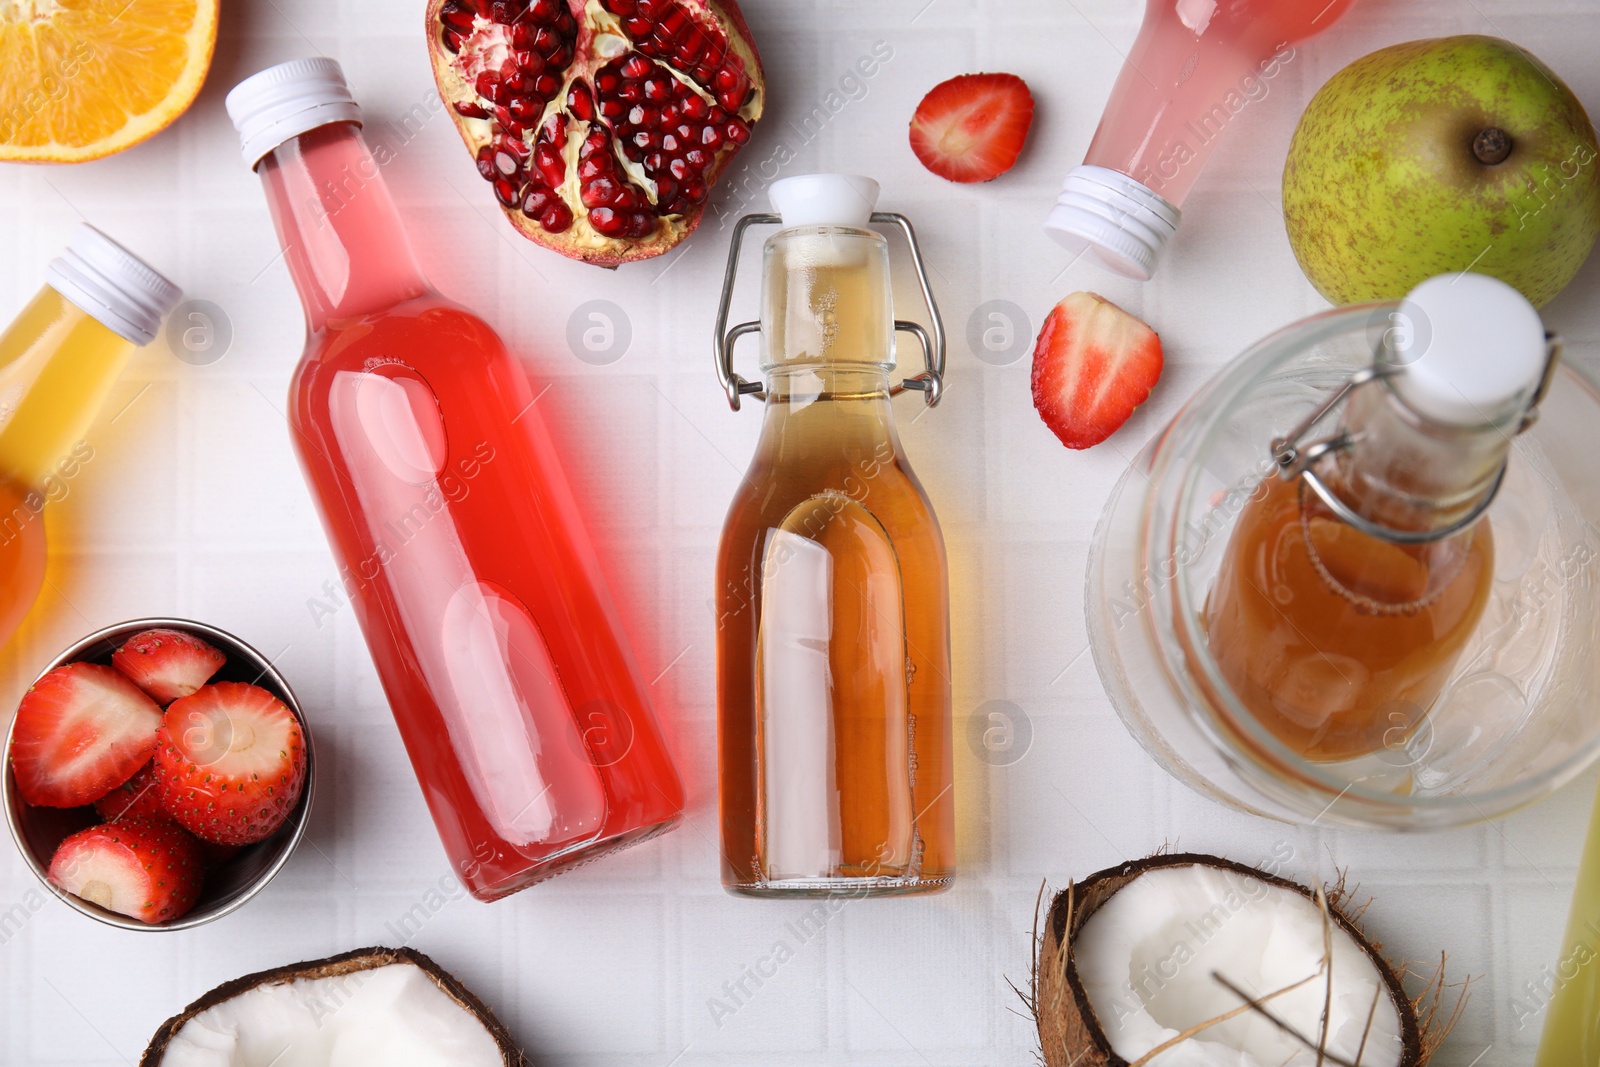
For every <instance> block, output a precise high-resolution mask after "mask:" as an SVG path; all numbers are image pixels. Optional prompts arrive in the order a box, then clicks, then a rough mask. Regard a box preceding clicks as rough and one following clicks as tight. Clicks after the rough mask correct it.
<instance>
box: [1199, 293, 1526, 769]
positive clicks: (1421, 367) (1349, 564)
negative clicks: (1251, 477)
mask: <svg viewBox="0 0 1600 1067" xmlns="http://www.w3.org/2000/svg"><path fill="white" fill-rule="evenodd" d="M1402 310H1403V311H1404V313H1405V314H1407V315H1409V316H1413V317H1418V318H1423V319H1426V320H1428V323H1429V326H1428V328H1427V329H1425V330H1422V331H1420V332H1417V331H1412V332H1411V333H1409V334H1407V335H1406V337H1405V338H1404V339H1403V340H1402V341H1400V342H1397V343H1398V345H1399V347H1398V348H1397V347H1395V343H1391V342H1394V338H1393V337H1390V338H1387V339H1386V344H1385V346H1384V347H1383V348H1382V349H1381V350H1380V353H1379V357H1378V358H1379V361H1380V362H1379V363H1378V364H1377V365H1376V367H1375V370H1374V373H1372V374H1371V375H1369V376H1366V377H1365V380H1363V381H1360V382H1355V383H1354V384H1353V385H1352V386H1351V388H1350V389H1349V393H1348V397H1347V399H1346V400H1345V404H1344V407H1343V410H1342V413H1341V416H1340V424H1339V429H1338V431H1337V432H1336V433H1335V434H1334V436H1333V438H1332V441H1333V442H1335V447H1332V448H1330V449H1328V450H1326V451H1324V452H1322V454H1321V455H1320V456H1317V455H1315V454H1314V453H1315V452H1316V449H1315V448H1298V446H1299V444H1300V443H1299V442H1298V441H1297V440H1290V441H1289V442H1288V443H1287V444H1288V446H1289V449H1288V450H1287V451H1281V453H1280V459H1286V460H1287V461H1288V463H1287V465H1286V466H1285V467H1284V470H1283V473H1284V475H1285V477H1278V476H1276V475H1273V476H1269V477H1268V479H1267V480H1266V482H1264V483H1263V484H1262V486H1261V488H1260V489H1259V490H1258V492H1257V493H1256V494H1255V495H1254V497H1253V498H1252V499H1251V500H1250V502H1249V503H1248V504H1247V505H1246V506H1245V508H1244V510H1243V512H1242V513H1241V514H1240V516H1239V521H1238V524H1237V525H1236V526H1235V528H1234V531H1233V536H1232V540H1231V542H1230V544H1229V546H1228V550H1227V552H1226V553H1225V554H1224V557H1223V561H1222V567H1221V570H1220V572H1219V574H1218V577H1217V581H1216V584H1215V586H1214V587H1213V588H1212V590H1211V595H1210V597H1209V599H1208V601H1207V605H1206V609H1205V625H1206V630H1207V633H1208V634H1209V635H1210V649H1211V652H1212V654H1213V655H1214V656H1215V658H1216V661H1217V666H1218V668H1219V669H1220V671H1221V673H1222V675H1223V677H1224V679H1225V680H1226V681H1227V683H1228V685H1229V686H1230V687H1231V689H1232V690H1233V693H1234V695H1235V696H1237V698H1238V699H1239V701H1240V702H1242V703H1243V704H1244V706H1245V708H1246V709H1247V710H1248V711H1249V712H1250V714H1251V716H1252V717H1253V718H1254V719H1255V721H1256V722H1257V724H1259V725H1260V726H1262V727H1264V728H1265V729H1266V730H1267V731H1268V732H1269V733H1271V734H1272V735H1273V736H1274V737H1275V738H1277V740H1279V741H1281V742H1282V743H1283V744H1285V745H1287V746H1288V747H1289V748H1290V749H1292V750H1293V751H1294V752H1296V753H1297V754H1299V755H1301V756H1304V757H1306V758H1307V759H1311V760H1346V759H1353V758H1357V757H1361V756H1365V755H1369V754H1372V753H1375V752H1380V751H1384V750H1387V751H1390V752H1396V751H1399V750H1403V749H1404V748H1405V747H1406V746H1407V745H1408V743H1410V741H1411V738H1412V736H1413V733H1414V731H1415V730H1416V727H1417V726H1418V724H1419V723H1421V722H1422V721H1423V720H1424V718H1425V716H1426V715H1427V712H1428V709H1429V707H1430V706H1431V705H1432V704H1433V703H1434V701H1435V700H1436V699H1437V698H1438V696H1439V694H1440V693H1441V692H1442V691H1443V689H1444V687H1445V685H1446V683H1447V682H1448V681H1449V679H1450V676H1451V674H1452V672H1453V670H1454V668H1455V666H1456V661H1457V659H1458V658H1459V656H1460V654H1461V652H1462V650H1463V649H1464V648H1465V647H1466V644H1467V642H1468V640H1469V639H1470V638H1471V637H1472V634H1473V631H1474V629H1475V628H1476V627H1477V624H1478V620H1479V619H1480V618H1481V617H1482V615H1483V610H1484V606H1485V604H1486V603H1487V602H1488V598H1489V591H1490V587H1491V585H1492V583H1493V579H1494V538H1493V535H1492V532H1491V529H1490V523H1489V519H1488V517H1487V516H1486V515H1485V514H1483V511H1484V509H1485V508H1486V506H1487V504H1488V502H1489V501H1490V500H1492V498H1493V496H1494V493H1495V490H1496V488H1497V487H1498V484H1499V480H1500V477H1501V474H1502V472H1503V470H1504V467H1505V464H1506V462H1507V456H1508V455H1509V452H1510V448H1511V439H1512V437H1514V436H1515V434H1516V433H1517V431H1518V428H1519V426H1520V424H1521V422H1522V420H1523V418H1524V416H1525V414H1526V413H1527V412H1528V410H1529V409H1530V404H1531V403H1532V402H1533V397H1534V396H1535V393H1536V391H1537V389H1538V387H1539V384H1540V381H1541V380H1542V378H1543V376H1544V374H1545V371H1546V362H1547V360H1546V350H1545V348H1546V346H1545V342H1544V333H1543V328H1542V327H1541V326H1540V324H1539V318H1538V315H1537V313H1536V312H1534V310H1533V308H1532V307H1531V306H1530V305H1529V304H1528V303H1527V301H1526V300H1524V299H1523V298H1522V297H1521V295H1520V294H1518V293H1517V292H1516V291H1515V290H1513V289H1511V288H1510V287H1509V286H1506V285H1505V284H1504V283H1502V282H1498V281H1495V280H1493V279H1489V278H1484V277H1481V276H1476V275H1460V276H1453V277H1445V278H1438V279H1434V280H1433V281H1430V282H1426V283H1424V284H1423V285H1422V286H1420V287H1418V289H1417V290H1415V291H1414V292H1413V294H1412V295H1411V296H1410V297H1408V298H1407V303H1406V304H1404V305H1402ZM1309 429H1310V427H1309V426H1306V427H1302V430H1309ZM1298 436H1299V435H1298V434H1293V435H1291V438H1297V437H1298ZM1297 448H1298V450H1297Z"/></svg>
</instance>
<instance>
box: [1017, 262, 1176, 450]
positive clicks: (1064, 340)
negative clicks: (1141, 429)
mask: <svg viewBox="0 0 1600 1067" xmlns="http://www.w3.org/2000/svg"><path fill="white" fill-rule="evenodd" d="M1160 377H1161V338H1159V337H1157V336H1156V332H1155V331H1154V330H1152V329H1151V328H1150V327H1148V326H1146V325H1145V324H1144V323H1143V322H1140V321H1139V320H1138V319H1136V318H1134V317H1133V316H1132V315H1130V314H1128V313H1127V312H1126V311H1123V310H1122V309H1121V308H1119V307H1117V305H1115V304H1113V303H1111V301H1109V300H1106V299H1104V298H1102V297H1099V296H1096V295H1095V294H1093V293H1073V294H1072V295H1071V296H1069V297H1067V298H1066V299H1065V300H1063V301H1061V303H1059V304H1057V305H1056V306H1055V308H1054V309H1053V310H1052V311H1051V312H1050V315H1049V317H1048V318H1046V319H1045V320H1044V328H1043V329H1041V330H1040V331H1039V341H1038V344H1036V345H1035V346H1034V349H1033V406H1034V407H1035V408H1036V409H1038V412H1039V417H1040V418H1042V419H1044V424H1045V425H1046V426H1048V427H1050V429H1051V430H1052V431H1053V432H1054V433H1055V435H1056V436H1057V437H1059V438H1061V443H1062V444H1064V445H1066V446H1067V447H1068V448H1088V447H1089V446H1090V445H1097V444H1099V443H1100V442H1101V441H1104V440H1105V439H1106V438H1107V437H1110V436H1111V435H1112V434H1113V433H1115V432H1116V431H1117V428H1118V427H1120V426H1121V425H1122V424H1123V423H1125V422H1127V421H1128V416H1130V415H1132V414H1133V409H1134V408H1136V407H1138V406H1139V405H1140V404H1142V403H1144V401H1145V398H1146V397H1148V396H1149V395H1150V389H1151V387H1152V386H1154V385H1155V384H1156V379H1157V378H1160Z"/></svg>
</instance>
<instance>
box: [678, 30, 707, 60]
mask: <svg viewBox="0 0 1600 1067" xmlns="http://www.w3.org/2000/svg"><path fill="white" fill-rule="evenodd" d="M710 44H711V38H710V37H707V36H706V31H705V30H702V29H701V28H700V27H699V26H690V27H689V30H688V32H687V33H685V34H684V35H683V40H681V41H679V42H678V66H680V67H692V66H694V64H695V61H696V60H697V59H699V58H700V57H701V56H703V55H705V53H706V48H707V46H709V45H710Z"/></svg>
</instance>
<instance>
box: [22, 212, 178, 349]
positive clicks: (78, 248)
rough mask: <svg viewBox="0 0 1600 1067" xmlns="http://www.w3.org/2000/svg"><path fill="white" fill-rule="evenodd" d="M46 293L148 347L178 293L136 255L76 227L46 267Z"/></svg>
mask: <svg viewBox="0 0 1600 1067" xmlns="http://www.w3.org/2000/svg"><path fill="white" fill-rule="evenodd" d="M44 276H45V281H46V282H47V283H48V284H49V286H50V288H52V289H54V290H55V291H56V292H58V293H60V294H61V295H62V296H64V297H66V298H67V299H68V300H70V301H71V302H72V303H74V304H76V305H77V306H78V307H80V308H82V309H83V310H84V311H85V312H87V313H88V314H89V315H91V316H93V317H94V318H95V319H96V320H97V321H99V322H100V323H102V324H104V325H105V327H106V328H107V329H109V330H111V331H112V332H113V333H115V334H117V335H118V336H119V337H125V338H127V339H128V340H130V341H132V342H133V343H134V344H136V345H147V344H149V343H150V342H151V341H152V340H154V339H155V336H156V331H158V330H160V329H161V320H162V319H163V318H165V317H166V315H167V312H169V311H171V310H172V309H173V308H174V307H176V306H177V305H178V301H179V300H180V299H181V298H182V297H183V290H181V289H179V288H178V287H177V286H176V285H173V284H172V283H171V282H169V281H168V280H167V279H166V278H164V277H162V276H161V275H160V274H157V273H156V272H155V270H154V269H153V268H152V267H151V266H150V264H148V263H146V262H145V261H144V260H142V259H140V258H139V257H138V256H136V255H134V254H133V253H132V252H129V251H128V250H127V249H126V248H123V247H122V246H121V245H119V244H117V242H115V241H113V240H112V239H111V238H109V237H107V236H106V235H105V234H103V233H101V232H100V231H99V230H97V229H95V228H94V227H93V226H90V225H88V224H87V223H80V224H79V225H78V228H77V229H76V230H74V231H73V232H72V239H71V240H70V241H68V242H67V247H66V248H65V249H63V250H62V252H61V254H60V255H59V256H57V257H56V258H55V259H52V260H51V261H50V264H49V266H47V267H45V272H44Z"/></svg>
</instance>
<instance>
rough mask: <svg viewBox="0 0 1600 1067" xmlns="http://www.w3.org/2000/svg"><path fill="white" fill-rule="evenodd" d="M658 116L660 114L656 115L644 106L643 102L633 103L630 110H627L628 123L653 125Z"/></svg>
mask: <svg viewBox="0 0 1600 1067" xmlns="http://www.w3.org/2000/svg"><path fill="white" fill-rule="evenodd" d="M660 117H661V116H659V115H657V114H656V113H655V112H654V111H653V110H651V109H650V108H647V107H645V106H644V105H643V104H635V105H633V108H632V110H630V111H629V112H628V125H630V126H654V125H655V124H656V123H657V122H658V121H659V120H660Z"/></svg>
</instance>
